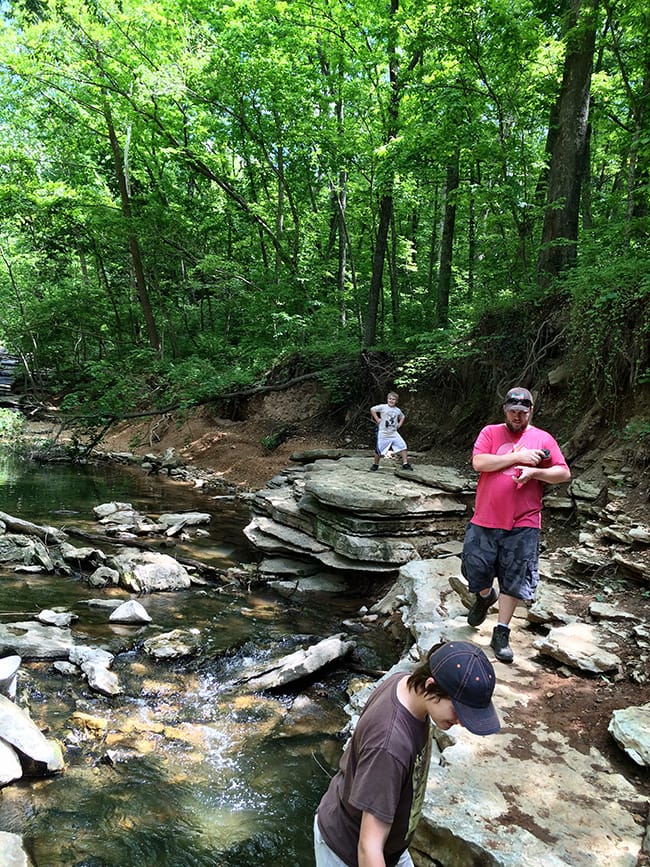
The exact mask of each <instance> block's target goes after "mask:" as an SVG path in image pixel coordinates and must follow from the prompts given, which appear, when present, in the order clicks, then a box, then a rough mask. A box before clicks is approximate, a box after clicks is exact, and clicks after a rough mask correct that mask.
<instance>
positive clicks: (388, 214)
mask: <svg viewBox="0 0 650 867" xmlns="http://www.w3.org/2000/svg"><path fill="white" fill-rule="evenodd" d="M398 9H399V0H390V22H389V43H388V75H389V80H390V87H391V92H390V98H389V103H388V128H387V130H386V139H385V140H386V142H387V143H388V142H390V141H391V139H394V138H395V136H396V135H397V122H398V117H399V99H400V95H399V88H398V71H399V65H398V59H397V46H396V41H397V35H396V23H395V22H396V17H397V11H398ZM394 179H395V174H394V171H393V170H392V169H391V168H387V169H386V177H385V180H384V183H383V193H382V196H381V199H380V202H379V223H378V226H377V237H376V238H375V248H374V253H373V257H372V275H371V278H370V292H369V295H368V305H367V307H366V317H365V322H364V329H363V330H364V335H363V345H364V347H368V346H373V345H374V343H375V342H376V340H377V313H378V310H379V297H380V295H381V291H382V286H383V278H384V261H385V259H386V248H387V241H388V230H389V228H390V222H391V219H392V215H393V184H394Z"/></svg>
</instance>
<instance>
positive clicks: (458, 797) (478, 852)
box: [5, 450, 650, 867]
mask: <svg viewBox="0 0 650 867" xmlns="http://www.w3.org/2000/svg"><path fill="white" fill-rule="evenodd" d="M154 457H156V456H154ZM168 458H169V455H168ZM113 459H119V460H124V461H130V460H133V461H134V462H135V461H137V460H141V459H139V458H135V456H133V457H132V458H131V457H129V456H128V455H127V454H125V453H120V455H114V456H113ZM156 459H159V460H160V462H161V465H162V462H163V459H164V456H161V455H159V456H157V458H156ZM144 463H145V464H147V461H146V460H145V461H144ZM596 463H597V461H596V459H594V462H593V463H592V464H590V465H585V466H584V468H583V472H577V473H576V472H574V479H573V481H572V482H571V484H570V485H569V486H568V487H567V488H566V490H560V491H555V490H554V491H553V495H552V496H549V497H548V499H547V508H546V511H545V519H544V524H545V529H544V534H543V538H544V553H543V558H542V562H541V567H542V570H541V571H542V584H541V588H540V594H539V598H538V600H537V602H536V604H535V605H534V606H532V607H531V608H530V609H520V610H519V611H518V616H517V619H516V621H515V629H514V630H513V647H514V650H515V654H516V658H515V663H514V665H513V666H510V667H508V666H503V665H500V664H498V666H497V675H498V678H499V685H498V687H497V693H496V703H497V705H498V706H499V709H500V712H501V715H502V719H503V722H504V728H503V731H502V733H501V734H500V735H499V736H495V737H494V738H488V739H475V738H472V737H471V736H469V735H467V734H466V733H464V732H463V731H462V730H461V731H458V732H456V731H452V732H451V733H446V734H444V735H443V734H442V733H441V734H440V736H439V737H438V739H437V740H438V745H439V751H440V754H439V762H438V763H437V764H436V763H434V765H433V767H432V772H431V777H430V784H429V788H428V794H427V804H426V809H425V818H424V820H423V822H422V825H421V828H420V831H419V832H418V835H417V838H416V843H415V847H414V850H415V851H414V860H415V863H416V864H417V865H418V867H422V865H429V864H437V863H442V864H443V865H445V864H454V865H456V864H458V865H465V864H467V865H470V864H471V865H474V864H481V865H483V864H486V865H493V864H494V865H512V867H515V865H531V867H532V865H535V867H537V865H556V864H557V865H580V867H581V865H585V867H586V865H587V864H589V865H594V864H595V865H606V864H607V865H615V867H639V865H642V864H647V863H649V861H650V851H649V850H650V840H649V838H650V835H649V834H648V800H649V798H650V779H649V772H648V765H649V764H650V746H649V743H648V739H649V737H650V735H649V733H650V725H648V713H649V712H650V705H649V702H650V674H649V669H650V664H649V659H650V629H649V626H648V624H649V622H650V565H649V563H650V558H649V557H648V552H649V551H650V529H649V528H648V524H647V515H646V511H645V505H644V495H641V496H640V497H639V496H637V497H635V496H634V494H635V493H637V494H638V493H639V492H638V488H639V482H638V477H635V476H634V473H633V472H632V470H631V468H626V466H625V463H624V461H623V460H620V461H619V462H618V463H616V462H613V461H612V460H611V458H610V460H609V461H607V462H604V461H601V462H600V464H599V466H598V469H599V472H598V473H596V472H595V471H594V467H595V465H596ZM367 464H368V460H367V456H363V457H361V456H360V455H357V454H354V453H351V452H349V451H348V452H346V451H340V450H339V451H333V452H328V453H323V452H320V451H309V452H303V453H296V454H294V455H293V463H292V466H291V467H289V468H287V469H286V470H284V471H283V472H281V473H279V474H278V475H276V476H274V477H273V478H272V479H271V480H270V481H269V483H268V485H267V486H266V487H265V488H263V489H260V490H259V491H257V492H254V493H252V494H246V495H244V496H246V498H247V499H248V500H249V503H250V508H251V521H250V523H249V526H248V527H247V530H246V533H247V536H248V538H249V539H250V540H251V542H252V543H253V544H254V545H255V546H256V547H257V548H258V550H259V552H260V556H259V561H260V562H259V563H258V564H256V565H255V567H251V568H253V573H254V575H255V580H263V581H266V582H269V583H271V584H272V585H273V586H274V587H275V588H276V589H277V590H279V591H280V592H285V593H287V594H290V595H291V597H292V598H293V599H294V600H299V599H300V597H301V595H302V594H308V593H310V592H314V590H315V589H318V591H319V592H323V591H324V590H325V591H326V590H327V589H328V587H329V590H330V592H332V593H334V594H336V593H337V592H340V587H341V583H337V582H342V583H343V584H347V585H348V586H349V584H350V583H354V582H366V581H367V579H368V576H369V575H370V576H371V577H372V576H373V575H374V576H375V578H374V580H375V582H376V586H377V587H379V586H385V585H386V584H388V585H390V586H391V589H390V590H389V592H387V593H385V594H383V595H381V598H378V599H376V601H375V602H374V605H373V606H372V607H370V610H369V612H368V613H367V614H366V615H363V616H365V617H366V622H368V621H370V622H373V621H374V622H375V623H376V624H377V628H383V627H384V626H389V625H390V624H391V623H394V618H395V617H396V616H399V618H400V619H401V620H402V622H403V624H404V625H405V627H406V628H407V629H408V630H409V633H410V635H411V638H412V641H413V647H412V648H411V650H410V651H409V653H407V654H406V655H405V656H404V658H403V659H402V660H400V661H399V662H398V663H397V666H398V667H399V666H403V665H405V664H406V663H407V662H408V660H409V658H410V657H412V656H413V654H414V653H415V652H416V651H417V650H419V651H424V650H426V649H427V648H428V647H429V646H430V645H431V644H432V643H434V641H436V640H439V639H440V638H456V637H462V638H465V639H467V638H470V639H473V640H476V641H478V642H479V643H481V644H484V645H485V646H486V649H487V646H488V644H489V632H490V630H491V627H490V620H489V619H488V621H487V622H486V624H484V625H483V626H482V627H481V628H480V629H479V630H478V631H475V630H471V629H469V627H467V625H466V620H465V614H466V610H467V605H468V602H469V600H468V598H467V593H466V588H465V587H464V585H463V580H462V578H461V577H460V568H459V561H458V553H459V550H460V540H461V539H462V530H463V527H464V523H465V521H466V520H467V517H468V514H469V513H470V511H469V510H470V509H471V502H472V495H473V484H474V479H473V478H472V477H471V475H467V476H466V475H464V474H463V473H462V472H460V473H459V471H458V469H457V468H452V467H446V466H441V465H438V464H435V463H433V462H431V463H426V460H425V459H421V460H420V461H418V462H417V463H416V470H415V472H414V473H413V474H412V475H410V476H408V477H405V476H406V474H401V473H400V472H399V471H397V472H396V471H394V469H393V467H392V466H391V465H390V464H388V463H387V464H386V465H385V466H384V467H382V470H381V472H380V473H376V474H370V473H368V471H367V469H368V467H367ZM148 465H149V466H148V467H147V469H148V470H150V469H151V456H150V460H149V461H148ZM169 472H170V476H171V477H172V478H176V479H177V480H178V481H181V482H183V483H190V484H194V485H198V486H200V487H201V488H203V489H204V490H205V493H206V494H207V495H208V496H211V495H216V496H220V495H223V491H221V493H215V491H218V490H219V487H218V483H219V479H218V477H217V478H215V476H214V475H212V474H210V472H209V471H197V470H195V469H188V468H187V467H183V466H182V465H181V464H177V465H176V466H173V467H169ZM179 523H180V521H179V520H178V519H177V520H176V525H178V524H179ZM132 529H133V528H130V529H129V530H127V531H126V532H131V531H132ZM167 529H169V527H168V528H167ZM146 532H151V530H150V528H149V530H147V531H146ZM253 573H250V572H249V577H250V575H251V574H253ZM111 580H112V579H111ZM118 581H119V579H118ZM130 589H131V590H132V591H134V590H135V589H136V588H135V587H134V586H133V585H131V588H130ZM351 630H352V628H351V626H350V624H348V625H347V626H346V624H342V625H341V631H342V633H343V638H344V641H345V640H347V637H349V632H350V631H351ZM352 631H353V630H352ZM328 637H331V636H324V638H328ZM9 649H10V648H7V646H6V645H5V652H7V650H9ZM365 689H367V687H366V688H365ZM350 691H351V699H350V706H349V711H350V714H351V719H352V722H353V720H354V716H355V714H356V712H357V711H358V708H359V706H360V704H361V702H362V701H363V699H364V695H365V694H366V693H365V691H364V689H361V690H359V691H358V692H354V691H353V689H352V688H351V690H350ZM479 740H480V741H481V742H480V743H479V742H478V741H479ZM486 741H487V743H485V742H486Z"/></svg>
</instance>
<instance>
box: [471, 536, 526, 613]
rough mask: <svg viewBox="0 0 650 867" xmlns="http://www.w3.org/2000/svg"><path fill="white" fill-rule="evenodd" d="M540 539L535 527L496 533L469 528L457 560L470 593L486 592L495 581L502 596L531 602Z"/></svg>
mask: <svg viewBox="0 0 650 867" xmlns="http://www.w3.org/2000/svg"><path fill="white" fill-rule="evenodd" d="M539 536H540V531H539V530H538V529H537V527H514V528H513V529H512V530H499V529H495V528H493V527H479V525H478V524H468V525H467V529H466V531H465V541H464V543H463V552H462V554H461V555H460V559H461V572H462V573H463V575H464V576H465V578H467V583H468V585H469V589H470V591H471V592H472V593H479V592H480V591H481V590H487V589H488V587H491V586H492V582H493V581H494V579H495V577H496V578H498V579H499V590H500V591H501V593H505V594H506V596H513V597H514V598H515V599H521V601H522V602H534V601H535V591H536V589H537V584H538V583H539Z"/></svg>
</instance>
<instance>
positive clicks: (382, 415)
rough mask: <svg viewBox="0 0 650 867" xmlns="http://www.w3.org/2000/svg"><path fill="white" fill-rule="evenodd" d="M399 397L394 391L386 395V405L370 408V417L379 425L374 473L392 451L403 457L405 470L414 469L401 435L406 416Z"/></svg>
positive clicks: (372, 467)
mask: <svg viewBox="0 0 650 867" xmlns="http://www.w3.org/2000/svg"><path fill="white" fill-rule="evenodd" d="M397 397H398V395H397V394H396V393H395V392H394V391H389V392H388V394H387V395H386V403H378V404H377V405H376V406H371V407H370V415H371V416H372V420H373V421H374V423H375V424H376V425H377V442H376V444H375V458H374V462H373V464H372V466H371V467H370V469H371V471H372V472H377V470H378V469H379V459H380V458H382V457H385V456H386V455H387V454H388V452H389V451H390V450H391V449H392V450H393V451H394V452H397V453H398V454H399V456H400V457H401V459H402V469H403V470H412V469H413V467H412V466H411V465H410V463H409V459H408V453H407V446H406V443H405V442H404V440H403V438H402V436H401V435H400V433H399V429H400V428H401V426H402V425H403V424H404V419H405V418H406V416H405V415H404V413H403V412H402V410H401V409H400V408H399V407H398V406H397Z"/></svg>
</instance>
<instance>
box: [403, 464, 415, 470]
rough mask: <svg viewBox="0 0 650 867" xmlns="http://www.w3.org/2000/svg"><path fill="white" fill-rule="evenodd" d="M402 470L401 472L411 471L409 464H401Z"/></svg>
mask: <svg viewBox="0 0 650 867" xmlns="http://www.w3.org/2000/svg"><path fill="white" fill-rule="evenodd" d="M402 469H403V470H412V469H413V467H412V466H411V465H410V464H402Z"/></svg>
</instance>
